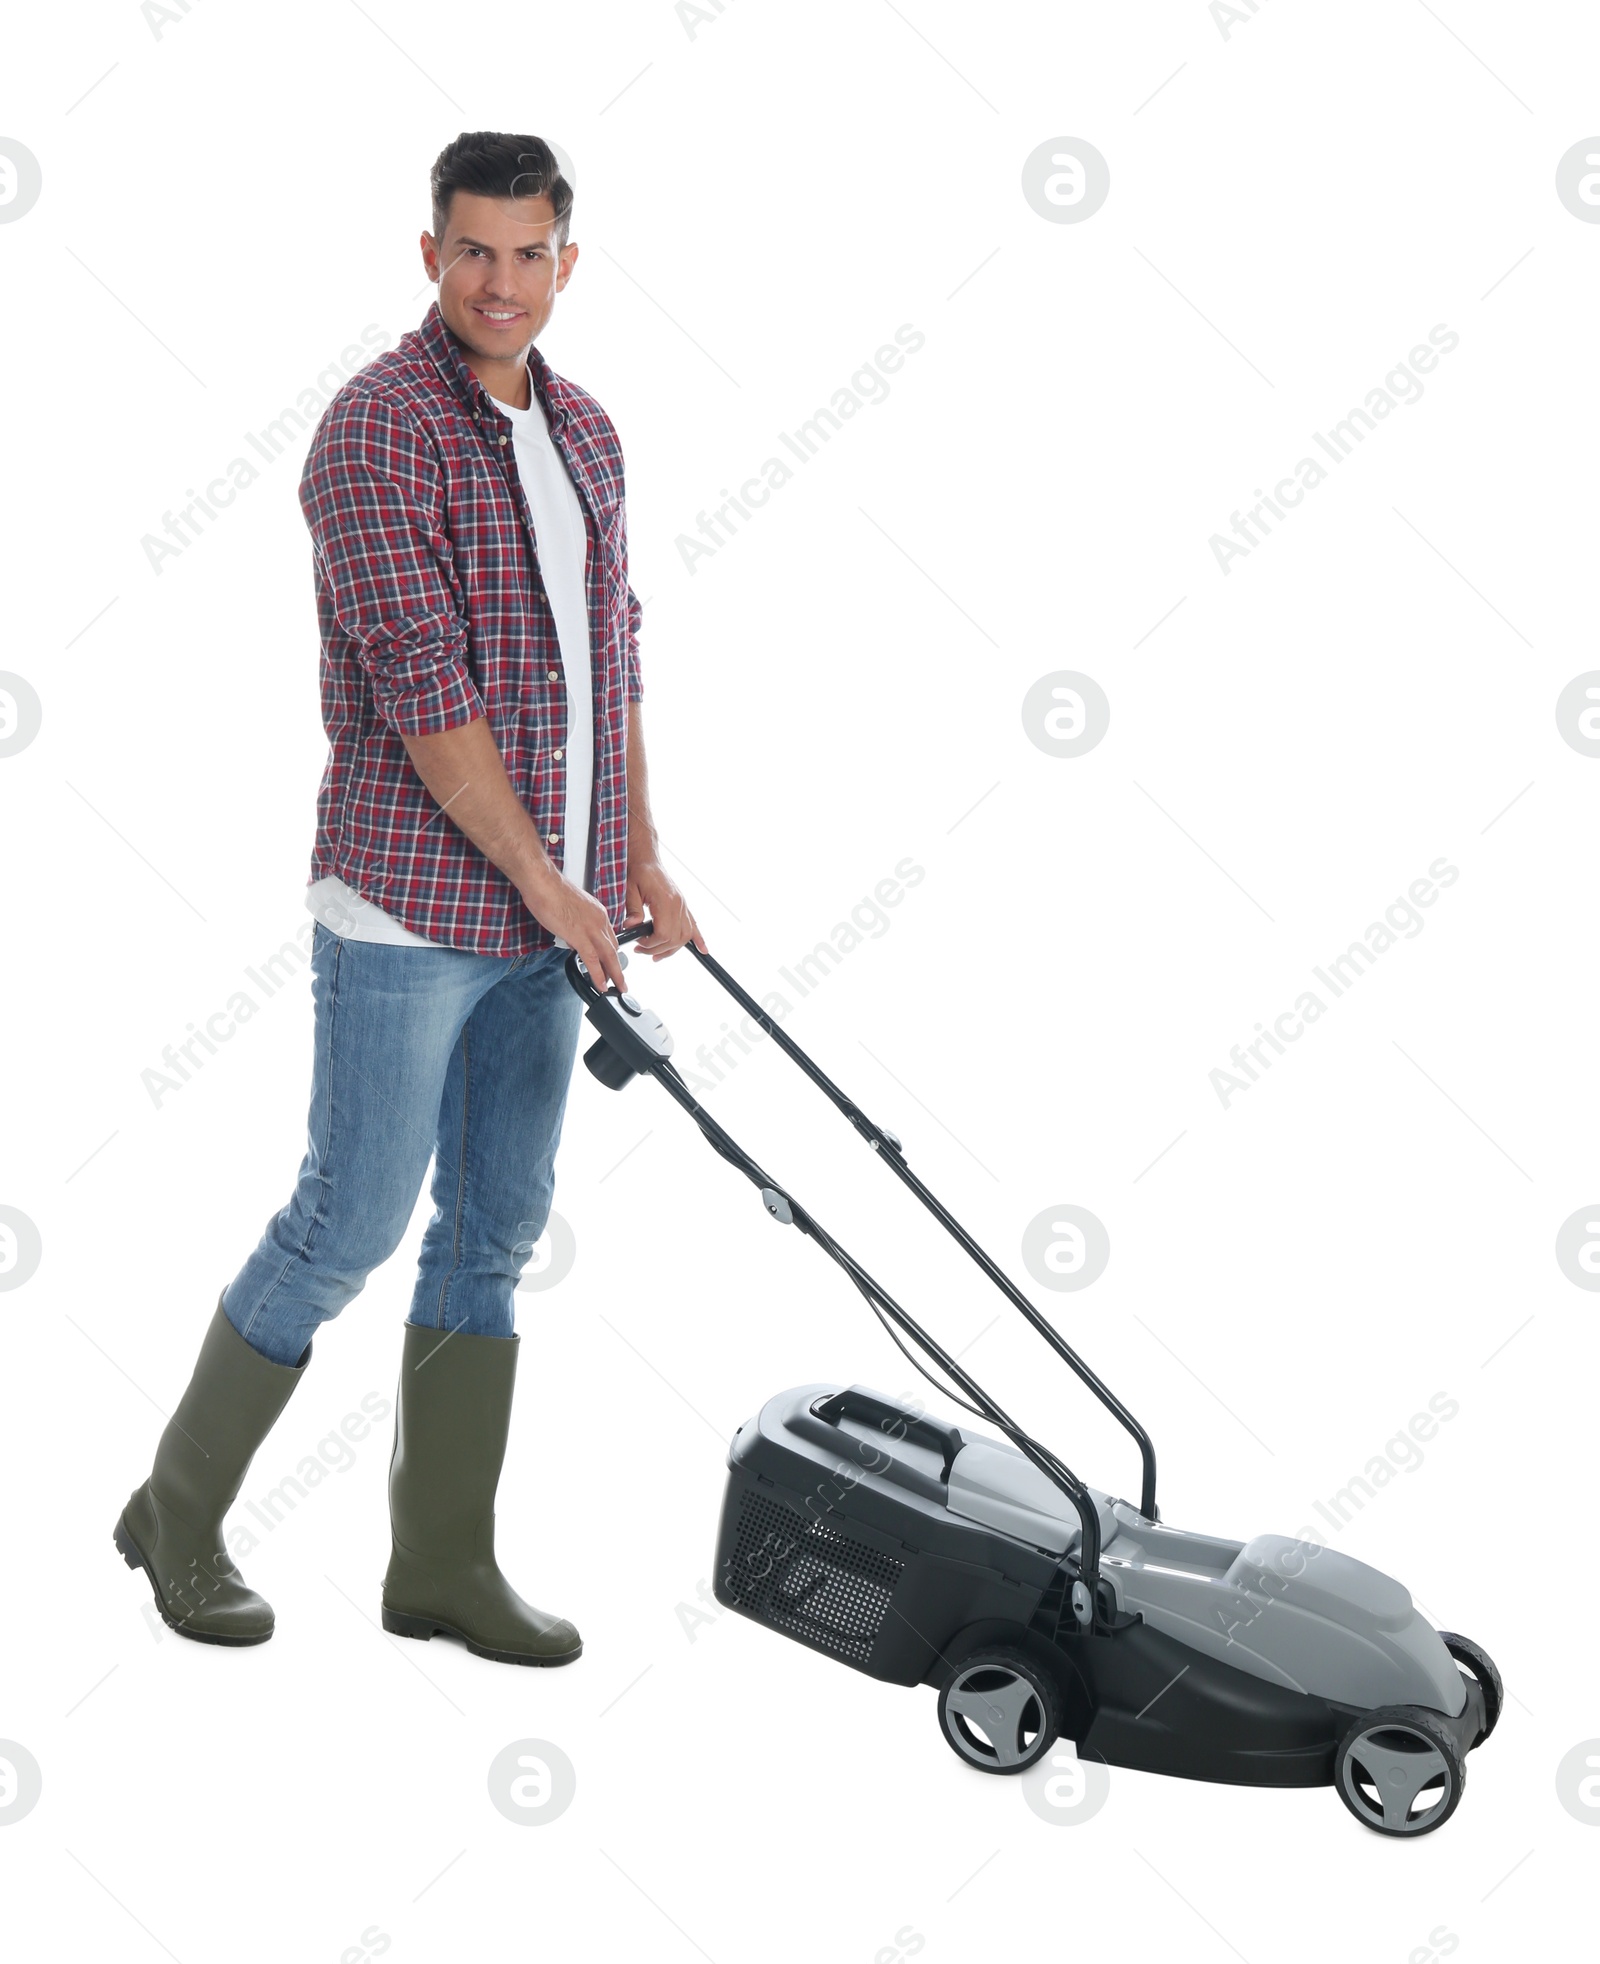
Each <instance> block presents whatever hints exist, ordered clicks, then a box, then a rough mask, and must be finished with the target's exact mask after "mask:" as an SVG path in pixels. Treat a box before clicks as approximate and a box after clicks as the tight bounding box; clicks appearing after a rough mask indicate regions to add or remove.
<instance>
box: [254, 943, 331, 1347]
mask: <svg viewBox="0 0 1600 1964" xmlns="http://www.w3.org/2000/svg"><path fill="white" fill-rule="evenodd" d="M318 926H321V923H320V922H319V923H318ZM322 931H323V932H324V933H331V932H332V930H331V929H327V928H324V929H323V930H322ZM333 941H334V951H333V973H332V975H331V976H330V977H329V978H328V1116H327V1121H326V1123H325V1125H324V1128H323V1135H322V1162H323V1164H324V1165H326V1164H327V1161H328V1147H329V1143H330V1141H331V1139H332V1136H333V1082H334V1072H333V1052H334V1035H335V1031H336V1027H337V1023H338V1011H339V970H340V967H341V966H342V964H343V961H344V936H343V935H334V937H333ZM321 1219H322V1216H321V1214H320V1212H319V1211H318V1205H317V1204H316V1203H313V1205H312V1206H311V1207H310V1208H309V1209H308V1211H307V1216H306V1231H305V1234H304V1236H303V1237H302V1239H301V1243H300V1248H299V1251H298V1253H297V1255H295V1256H294V1257H292V1258H291V1259H290V1261H286V1262H285V1263H284V1265H283V1267H282V1268H281V1269H280V1270H279V1271H278V1276H277V1280H276V1281H275V1282H274V1283H273V1284H272V1287H271V1288H269V1289H268V1290H267V1291H266V1292H265V1294H264V1295H263V1296H262V1298H261V1300H260V1302H258V1303H257V1304H256V1306H255V1308H254V1309H253V1310H252V1311H251V1313H250V1320H249V1322H248V1323H247V1324H246V1325H245V1327H244V1328H243V1329H242V1330H241V1331H240V1332H239V1334H240V1336H242V1337H243V1338H244V1340H245V1341H246V1343H248V1342H249V1341H250V1332H251V1331H252V1330H253V1329H254V1328H255V1326H256V1323H257V1321H258V1319H259V1318H260V1316H261V1312H262V1311H263V1310H264V1309H265V1308H266V1306H267V1304H268V1303H269V1302H270V1301H271V1300H272V1296H273V1291H274V1290H276V1289H278V1288H279V1287H281V1286H282V1283H283V1280H284V1278H285V1277H286V1276H287V1275H288V1273H289V1270H290V1268H291V1266H292V1265H293V1262H294V1261H296V1260H298V1261H302V1262H303V1261H304V1260H305V1259H306V1258H307V1255H308V1253H309V1251H310V1248H311V1237H312V1235H313V1234H314V1233H315V1232H316V1230H317V1228H318V1226H319V1225H320V1223H321Z"/></svg>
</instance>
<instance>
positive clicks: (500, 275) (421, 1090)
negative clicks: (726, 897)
mask: <svg viewBox="0 0 1600 1964" xmlns="http://www.w3.org/2000/svg"><path fill="white" fill-rule="evenodd" d="M431 186H432V203H433V211H432V218H433V229H432V231H431V232H426V231H425V232H424V233H423V234H422V239H421V246H422V260H423V265H424V267H425V268H426V270H427V275H428V278H429V279H430V280H431V281H432V282H433V283H434V284H435V285H436V286H437V288H438V297H437V299H436V300H435V301H434V303H433V304H432V306H431V307H430V308H429V310H428V314H427V317H426V318H425V319H424V321H423V323H422V325H421V326H420V327H419V328H417V329H416V330H415V331H413V332H411V333H409V334H406V335H404V336H403V337H402V338H401V341H400V343H399V345H398V347H396V348H394V349H393V350H391V351H390V352H389V353H387V354H384V355H381V356H379V357H378V358H377V359H376V360H375V361H373V362H371V363H369V364H368V366H367V367H366V368H364V369H362V370H361V371H360V372H359V373H358V374H356V375H354V376H352V377H351V379H350V381H349V382H347V383H346V384H345V386H344V387H343V388H342V389H341V390H340V391H339V393H338V394H337V395H336V396H335V397H334V399H333V401H332V402H331V403H330V404H329V406H328V409H327V412H326V413H325V415H324V416H323V418H322V421H321V423H320V424H319V425H318V427H317V431H316V435H315V437H314V438H313V441H312V444H311V450H310V454H309V455H308V457H307V459H306V464H305V470H304V474H303V476H302V478H301V484H300V501H301V507H302V509H303V511H304V513H305V518H306V523H307V526H308V527H309V529H310V532H311V538H312V543H313V547H314V560H315V572H316V591H317V611H318V619H319V624H320V629H321V637H322V664H321V689H322V714H323V721H324V724H325V726H326V729H327V733H328V742H329V755H328V763H327V768H326V770H325V771H324V774H323V779H322V784H321V787H320V790H319V792H318V798H317V829H316V840H315V844H314V847H313V850H312V858H311V868H310V874H311V877H310V883H309V885H308V888H307V896H306V897H307V905H308V906H309V907H310V908H311V911H312V913H313V914H314V915H315V917H316V926H315V928H314V930H313V943H312V962H311V967H312V978H313V987H312V994H313V1001H314V1005H315V1046H314V1058H313V1070H312V1085H311V1111H310V1122H309V1126H308V1136H307V1145H306V1153H305V1157H304V1159H303V1161H302V1163H301V1166H300V1171H299V1175H298V1178H297V1180H296V1183H295V1188H294V1192H293V1193H292V1195H291V1196H290V1198H289V1200H288V1201H287V1203H286V1204H285V1205H284V1206H283V1207H282V1208H281V1209H280V1211H279V1212H278V1213H277V1214H276V1215H274V1216H273V1218H272V1219H271V1220H269V1221H268V1223H267V1225H266V1229H265V1231H264V1233H263V1234H262V1237H261V1241H260V1243H259V1245H258V1246H257V1248H256V1249H255V1251H254V1253H253V1254H251V1255H250V1257H249V1258H248V1259H247V1260H246V1262H245V1263H244V1266H243V1267H242V1268H241V1269H240V1270H239V1273H238V1274H237V1275H236V1276H235V1277H234V1279H233V1281H232V1282H231V1283H229V1284H228V1286H227V1287H226V1288H225V1289H224V1290H223V1292H222V1295H221V1297H220V1298H219V1300H218V1303H217V1308H216V1311H215V1313H214V1315H213V1317H212V1319H211V1323H210V1326H209V1328H208V1330H207V1333H206V1336H205V1339H204V1342H203V1344H202V1346H201V1351H200V1356H199V1360H198V1362H197V1363H196V1365H195V1369H194V1375H193V1377H192V1379H191V1381H190V1383H189V1387H188V1389H187V1390H186V1391H185V1393H184V1395H183V1398H182V1400H181V1402H180V1404H179V1406H178V1409H177V1411H176V1412H175V1413H174V1415H173V1417H172V1420H171V1422H170V1423H169V1424H168V1426H167V1428H166V1431H165V1432H164V1433H163V1435H162V1437H161V1441H160V1443H159V1445H158V1447H157V1451H156V1459H155V1465H154V1468H153V1470H152V1472H151V1476H150V1478H149V1479H148V1480H147V1481H146V1482H145V1483H144V1485H143V1486H141V1487H140V1488H138V1489H137V1490H136V1491H135V1493H134V1494H133V1495H132V1497H131V1498H130V1500H129V1502H128V1505H127V1507H126V1508H125V1509H124V1511H123V1513H122V1516H121V1518H120V1519H119V1521H118V1523H117V1529H116V1542H117V1546H118V1547H119V1549H120V1550H121V1552H122V1554H123V1557H124V1559H125V1560H126V1561H127V1563H128V1565H129V1566H130V1567H131V1568H135V1569H138V1568H142V1569H143V1570H144V1571H145V1573H146V1575H147V1576H148V1578H149V1580H150V1583H151V1585H152V1587H153V1588H154V1591H155V1596H156V1601H157V1604H158V1605H159V1607H160V1610H161V1613H162V1615H163V1617H164V1618H165V1620H166V1621H167V1622H168V1624H170V1625H171V1627H172V1628H174V1629H176V1630H179V1631H181V1632H182V1633H183V1634H184V1635H186V1636H190V1637H195V1638H199V1639H200V1640H202V1641H206V1642H211V1643H220V1644H253V1643H261V1642H263V1641H265V1639H266V1638H268V1637H270V1636H271V1635H272V1631H273V1613H272V1610H271V1607H270V1606H269V1605H268V1604H267V1603H266V1602H265V1601H264V1600H263V1599H262V1598H261V1597H260V1596H258V1595H257V1594H255V1592H254V1591H253V1590H251V1589H249V1588H247V1587H246V1586H245V1583H244V1579H243V1577H242V1576H241V1575H240V1573H239V1570H238V1568H237V1567H236V1565H235V1564H234V1562H233V1560H232V1557H231V1556H230V1554H229V1552H228V1551H227V1549H226V1548H225V1546H224V1543H223V1519H224V1516H225V1514H226V1512H227V1509H228V1507H229V1506H230V1505H231V1503H232V1501H233V1500H234V1498H235V1496H236V1495H237V1493H238V1491H239V1488H240V1485H241V1484H242V1482H243V1480H244V1476H245V1473H246V1472H247V1470H248V1468H249V1465H250V1462H251V1459H252V1458H253V1456H254V1454H255V1451H256V1449H257V1447H258V1446H259V1445H260V1444H261V1441H262V1440H263V1439H264V1438H265V1437H266V1435H267V1432H268V1431H269V1429H270V1428H271V1426H272V1425H273V1423H274V1422H275V1421H276V1419H277V1417H278V1415H279V1413H280V1412H281V1411H282V1410H283V1407H284V1405H285V1404H286V1403H287V1402H288V1399H289V1397H290V1396H291V1394H292V1393H293V1391H294V1389H295V1387H296V1386H297V1384H298V1383H299V1381H300V1379H301V1377H302V1376H303V1374H304V1371H305V1367H306V1364H307V1361H308V1359H309V1358H310V1355H311V1342H312V1337H313V1335H314V1334H315V1332H316V1331H317V1330H318V1329H319V1328H320V1327H321V1326H322V1324H324V1323H325V1322H327V1321H328V1320H329V1319H330V1318H332V1317H335V1316H337V1315H338V1314H339V1312H340V1311H341V1310H342V1309H343V1308H344V1307H345V1305H346V1304H347V1303H348V1302H349V1301H350V1300H351V1299H352V1298H353V1297H354V1296H355V1295H356V1294H357V1293H358V1292H359V1291H360V1289H361V1287H362V1285H363V1284H364V1283H365V1281H366V1279H367V1276H368V1274H369V1273H370V1272H371V1270H372V1269H374V1268H375V1267H376V1266H377V1265H378V1264H379V1263H380V1262H383V1261H385V1260H386V1259H387V1258H388V1257H389V1256H390V1255H391V1254H393V1252H394V1251H395V1249H396V1248H397V1247H398V1246H399V1243H400V1240H401V1238H402V1236H403V1235H404V1233H405V1230H406V1226H407V1224H408V1223H409V1221H410V1218H411V1214H412V1210H413V1208H414V1206H415V1204H416V1199H417V1195H418V1193H419V1191H420V1189H421V1185H422V1181H423V1178H424V1176H425V1175H426V1173H427V1170H428V1166H429V1162H430V1160H431V1161H432V1165H433V1181H432V1188H431V1193H432V1200H433V1215H432V1218H431V1219H430V1221H429V1222H428V1225H427V1228H426V1230H425V1232H424V1234H423V1238H422V1248H421V1255H420V1260H419V1264H418V1272H417V1280H416V1285H415V1288H414V1290H413V1293H412V1299H411V1309H410V1314H409V1316H408V1318H407V1322H406V1327H405V1335H404V1348H403V1355H402V1363H401V1374H400V1389H399V1398H398V1403H397V1407H396V1412H395V1442H394V1454H393V1458H392V1462H391V1466H390V1475H389V1501H390V1513H391V1526H392V1530H393V1537H392V1545H391V1555H390V1561H389V1568H388V1573H387V1576H386V1578H385V1582H384V1588H383V1623H384V1627H385V1628H386V1629H388V1630H391V1631H393V1632H395V1633H397V1634H400V1635H404V1636H411V1637H423V1638H426V1637H431V1636H432V1635H434V1634H435V1633H436V1632H442V1633H445V1634H448V1635H452V1636H456V1637H459V1638H461V1639H462V1640H463V1641H464V1642H465V1643H466V1644H467V1646H468V1647H469V1648H470V1649H471V1650H473V1651H475V1652H476V1653H477V1654H478V1655H479V1656H485V1657H491V1658H494V1659H496V1660H498V1661H502V1662H505V1663H515V1664H564V1663H568V1662H570V1661H571V1660H572V1659H573V1658H575V1657H577V1656H578V1654H579V1652H580V1650H581V1648H582V1645H581V1643H580V1641H579V1638H578V1633H577V1631H576V1630H575V1629H574V1627H573V1626H572V1624H571V1623H570V1622H568V1621H567V1620H566V1619H565V1618H560V1617H556V1616H553V1615H550V1614H547V1613H546V1612H544V1611H542V1610H538V1609H535V1608H533V1607H532V1606H531V1605H530V1604H529V1603H527V1602H525V1601H524V1600H523V1599H522V1597H521V1596H519V1595H518V1594H517V1593H516V1591H515V1590H514V1589H513V1588H512V1587H511V1585H510V1583H509V1582H508V1581H507V1580H506V1578H505V1577H504V1576H503V1575H502V1574H501V1572H500V1569H499V1566H498V1564H497V1563H496V1560H495V1554H494V1501H495V1492H496V1488H497V1486H498V1483H499V1477H500V1468H501V1463H502V1460H503V1457H504V1454H505V1448H506V1442H507V1438H508V1434H509V1428H510V1421H511V1400H512V1389H513V1384H514V1381H515V1375H516V1364H517V1351H518V1344H519V1339H518V1337H517V1335H516V1333H515V1330H514V1327H513V1325H514V1320H515V1313H514V1295H515V1290H516V1286H517V1279H518V1277H519V1275H520V1273H521V1271H522V1268H523V1265H524V1264H525V1262H526V1261H527V1259H528V1256H529V1254H530V1253H531V1252H532V1249H533V1246H534V1244H535V1242H537V1241H538V1240H539V1238H540V1236H541V1235H542V1234H543V1232H544V1228H545V1223H546V1221H547V1219H548V1217H549V1212H550V1202H551V1198H552V1194H553V1191H554V1162H555V1154H556V1148H557V1145H558V1142H559V1139H560V1134H561V1124H562V1118H563V1114H564V1111H565V1105H566V1097H567V1090H568V1085H569V1082H570V1079H571V1074H572V1065H573V1058H574V1055H575V1052H576V1048H577V1039H578V1032H579V1028H580V1022H581V1014H582V1009H581V1005H580V1003H579V1001H578V998H577V996H576V995H575V994H574V993H573V991H572V990H571V989H570V988H569V987H568V985H567V982H566V979H565V976H564V975H563V973H562V965H563V962H564V960H565V957H566V954H567V952H568V951H569V950H574V951H576V953H577V954H578V955H579V957H580V958H581V959H582V961H583V962H584V964H585V966H586V967H587V968H588V970H589V973H590V974H591V976H593V977H595V978H596V980H597V981H600V982H601V984H602V986H604V985H605V983H607V982H609V983H610V984H611V985H612V986H614V987H615V988H616V989H618V990H619V991H620V990H622V989H623V988H624V986H625V985H624V982H623V976H622V968H621V956H620V952H619V947H618V941H617V934H618V932H619V929H620V928H621V927H626V926H631V925H633V924H635V923H636V922H638V921H640V920H642V919H643V917H644V915H645V913H646V912H648V913H649V915H650V916H651V919H652V922H653V929H652V932H651V933H650V934H649V935H648V936H646V937H644V938H642V939H641V940H639V941H638V942H637V944H636V946H637V948H638V950H639V951H640V952H641V953H644V954H648V955H650V956H651V957H652V959H653V960H657V961H659V960H661V959H663V958H664V957H665V956H668V955H671V954H673V953H675V952H676V951H677V950H678V949H680V948H681V947H683V946H684V944H685V943H686V942H688V941H689V940H691V939H692V940H693V941H694V942H695V944H696V945H697V946H698V947H699V948H701V949H702V950H703V949H704V948H705V946H706V943H705V941H704V939H703V937H702V936H701V934H700V931H699V929H698V927H697V926H696V924H695V921H694V917H693V915H692V914H691V913H690V911H689V909H688V906H687V905H686V903H685V900H684V897H683V895H682V894H681V893H680V892H679V891H678V889H677V887H676V885H675V884H674V883H673V881H672V879H671V878H670V877H669V876H668V874H667V873H666V871H665V870H664V868H663V866H662V863H661V856H660V848H659V843H658V840H657V836H656V831H655V827H654V825H653V823H652V821H651V817H650V809H649V800H648V796H647V786H646V777H645V758H644V735H643V728H642V723H641V709H640V703H641V699H642V695H643V690H642V686H641V682H640V673H639V656H638V639H639V619H640V608H639V603H638V601H637V600H636V599H635V598H634V595H633V592H632V589H631V588H630V586H629V584H628V546H627V521H626V512H625V504H624V485H623V464H622V448H621V445H620V443H619V442H618V440H617V433H616V431H615V429H614V428H613V426H612V423H611V420H610V418H609V417H608V416H607V415H606V413H605V411H604V410H603V409H602V408H601V407H600V405H599V403H598V402H596V401H595V399H594V398H593V396H591V395H588V394H587V393H586V392H585V391H584V390H582V389H580V388H578V387H576V386H575V385H574V384H573V383H571V382H568V381H565V380H564V379H563V378H562V377H561V376H559V375H557V374H556V373H555V371H554V370H553V369H552V368H551V367H550V365H549V363H548V362H546V361H545V359H544V357H543V356H542V355H541V354H540V352H539V350H538V348H537V347H536V345H535V343H536V341H537V339H538V336H539V335H540V333H541V332H542V331H543V330H544V328H545V326H546V325H547V324H548V322H549V320H550V317H551V313H552V310H553V309H554V306H555V301H556V295H557V294H558V293H560V292H561V291H562V290H563V289H564V288H565V287H566V285H567V282H568V281H569V280H570V279H571V277H572V273H573V269H574V267H575V266H576V264H577V260H578V248H577V246H576V245H575V244H573V243H572V241H571V240H570V238H569V237H568V232H569V228H570V223H571V212H572V189H571V186H570V185H569V184H568V183H567V181H566V179H565V178H564V177H563V176H562V175H561V171H560V168H559V165H558V163H557V160H556V158H555V156H554V154H553V152H552V151H551V149H550V147H549V145H548V144H546V143H545V142H543V141H542V140H541V139H540V138H538V137H534V136H506V135H497V134H491V133H487V132H477V133H473V134H467V135H462V136H459V137H458V138H457V139H456V140H455V142H454V143H452V144H450V145H449V146H448V148H447V149H445V150H444V151H443V152H442V153H441V154H440V156H439V158H438V159H437V161H436V162H435V164H434V166H433V172H432V178H431Z"/></svg>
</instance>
